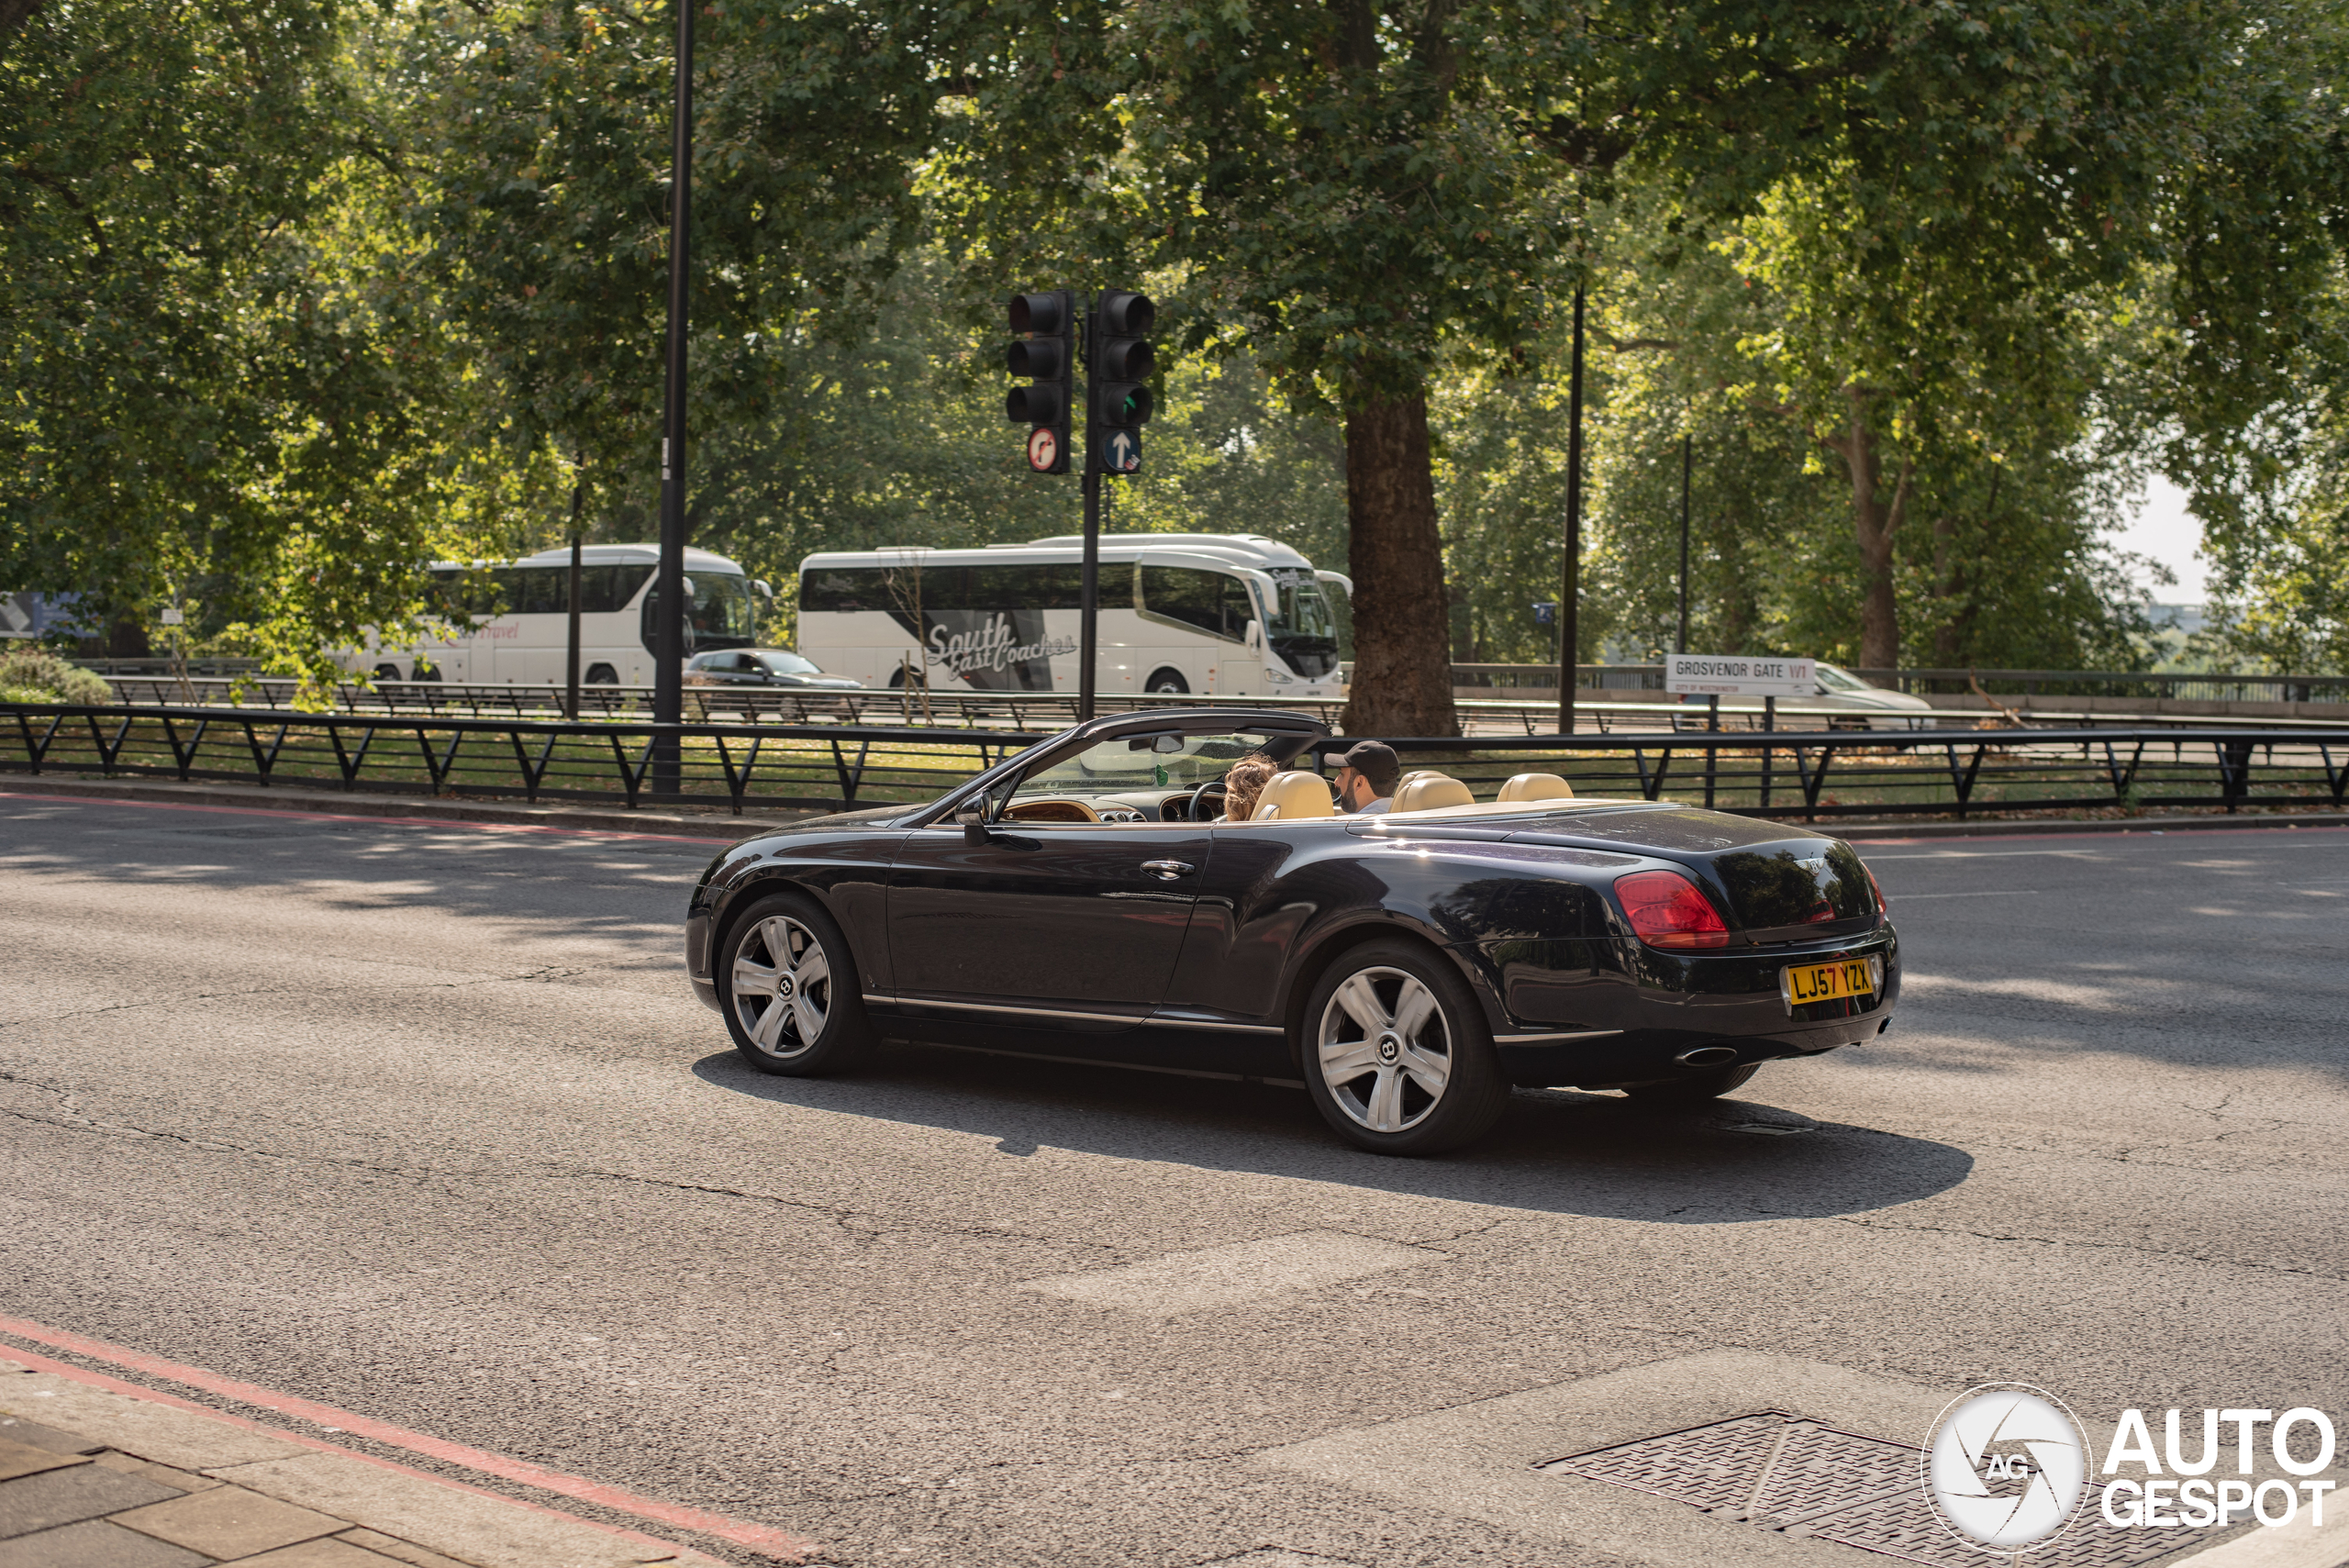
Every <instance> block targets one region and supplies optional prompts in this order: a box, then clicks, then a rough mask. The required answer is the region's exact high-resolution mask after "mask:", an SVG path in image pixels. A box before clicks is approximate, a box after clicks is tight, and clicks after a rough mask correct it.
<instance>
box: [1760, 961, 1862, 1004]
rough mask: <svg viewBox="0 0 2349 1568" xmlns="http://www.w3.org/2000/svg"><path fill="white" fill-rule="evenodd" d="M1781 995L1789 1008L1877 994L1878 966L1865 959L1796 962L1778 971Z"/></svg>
mask: <svg viewBox="0 0 2349 1568" xmlns="http://www.w3.org/2000/svg"><path fill="white" fill-rule="evenodd" d="M1778 993H1779V995H1782V996H1784V997H1785V998H1786V999H1787V1006H1789V1007H1800V1006H1808V1005H1809V1004H1810V1003H1812V1002H1836V1001H1841V1000H1842V999H1843V998H1844V997H1846V996H1873V995H1876V966H1875V964H1874V963H1873V962H1871V961H1870V960H1867V959H1865V958H1844V959H1838V960H1836V961H1835V962H1833V963H1793V964H1788V965H1787V967H1786V968H1784V969H1782V970H1780V971H1779V972H1778Z"/></svg>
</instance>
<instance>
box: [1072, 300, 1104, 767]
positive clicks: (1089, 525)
mask: <svg viewBox="0 0 2349 1568" xmlns="http://www.w3.org/2000/svg"><path fill="white" fill-rule="evenodd" d="M1096 303H1098V302H1096ZM1099 327H1100V323H1099V322H1098V321H1097V320H1096V319H1095V318H1094V312H1093V311H1092V310H1087V311H1086V312H1085V342H1084V352H1085V457H1084V459H1083V462H1084V464H1085V467H1084V469H1083V473H1084V478H1083V479H1081V480H1079V481H1078V488H1079V489H1080V490H1082V491H1083V492H1084V495H1085V567H1084V580H1083V582H1082V584H1080V585H1079V587H1078V590H1077V620H1076V721H1077V722H1078V723H1079V724H1083V723H1085V721H1086V720H1087V719H1089V718H1091V717H1093V677H1094V672H1095V669H1096V667H1097V664H1098V662H1099V660H1100V651H1101V643H1100V636H1101V463H1100V461H1099V460H1100V454H1099V453H1098V452H1097V451H1096V450H1095V448H1096V447H1097V445H1098V444H1099V440H1100V434H1101V433H1100V432H1099V431H1098V430H1097V429H1095V428H1093V378H1094V376H1095V375H1096V374H1097V373H1098V370H1097V366H1096V365H1095V364H1094V362H1093V350H1094V346H1095V345H1096V344H1097V343H1098V342H1099V341H1100V333H1099V331H1098V330H1097V329H1098V328H1099Z"/></svg>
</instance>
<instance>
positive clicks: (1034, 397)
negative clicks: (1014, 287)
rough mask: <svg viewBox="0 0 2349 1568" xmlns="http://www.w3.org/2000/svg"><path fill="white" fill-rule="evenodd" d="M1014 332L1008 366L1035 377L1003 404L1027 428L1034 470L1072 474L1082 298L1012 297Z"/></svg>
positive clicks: (1063, 294) (1061, 293)
mask: <svg viewBox="0 0 2349 1568" xmlns="http://www.w3.org/2000/svg"><path fill="white" fill-rule="evenodd" d="M1010 320H1011V330H1012V331H1013V332H1014V333H1015V334H1018V335H1019V336H1018V338H1017V340H1015V341H1014V342H1013V343H1012V345H1011V348H1010V350H1008V352H1007V353H1006V355H1005V362H1006V364H1008V366H1009V368H1010V371H1011V373H1012V374H1014V375H1024V376H1027V377H1029V378H1030V381H1029V384H1028V385H1026V386H1015V387H1013V388H1012V389H1011V394H1010V395H1009V396H1008V397H1006V398H1005V399H1004V401H1003V411H1004V414H1005V416H1006V417H1008V418H1009V419H1011V420H1012V421H1013V422H1014V423H1016V424H1021V425H1027V426H1030V430H1029V432H1028V466H1029V467H1030V468H1032V469H1034V470H1035V471H1036V472H1037V473H1067V472H1068V452H1069V427H1070V424H1071V423H1072V419H1071V416H1072V414H1073V412H1074V409H1075V406H1076V296H1075V295H1072V294H1071V293H1069V291H1068V290H1066V289H1054V290H1052V291H1051V292H1050V293H1048V294H1015V295H1012V296H1011V309H1010Z"/></svg>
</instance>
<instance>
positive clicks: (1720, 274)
mask: <svg viewBox="0 0 2349 1568" xmlns="http://www.w3.org/2000/svg"><path fill="white" fill-rule="evenodd" d="M698 21H699V27H700V40H701V41H700V45H699V55H698V60H697V72H696V125H695V207H694V224H695V229H694V231H695V259H696V270H695V281H694V331H693V339H692V343H693V364H694V372H693V380H692V384H691V387H690V389H689V396H690V402H689V407H690V411H691V417H692V422H693V428H694V430H695V438H694V445H693V449H692V454H691V455H692V462H691V469H690V473H691V486H692V495H693V508H692V512H691V516H690V523H691V527H692V529H693V533H694V539H695V542H696V543H698V544H705V545H709V546H711V547H713V548H718V549H723V550H729V551H730V552H732V553H734V554H736V555H738V556H740V558H742V559H743V560H744V561H745V562H746V563H747V564H749V565H751V568H752V570H753V571H754V572H756V573H758V574H760V575H763V576H766V577H769V578H771V579H773V580H774V581H775V582H776V583H777V584H785V583H788V582H791V581H792V580H794V578H795V577H796V571H795V567H796V560H797V558H798V557H799V556H800V555H801V554H804V553H806V552H807V551H808V550H815V549H822V548H837V547H844V546H862V545H877V544H885V543H939V544H945V543H965V542H971V543H975V542H987V541H992V540H994V539H1006V538H1020V537H1033V536H1035V535H1038V534H1041V533H1046V532H1055V533H1056V532H1065V531H1068V530H1069V529H1070V528H1072V527H1073V526H1074V508H1075V496H1074V485H1073V484H1063V483H1059V482H1056V481H1053V480H1052V479H1049V478H1041V477H1038V476H1035V475H1030V474H1029V473H1026V472H1025V470H1024V465H1023V464H1022V463H1021V462H1020V461H1019V441H1018V439H1017V438H1018V432H1017V431H1016V430H1013V429H1011V428H1009V427H1008V426H1007V425H1006V424H1004V422H1003V421H1002V420H1001V419H1000V418H999V417H997V411H998V409H999V406H1000V395H1001V386H1002V378H1001V376H1000V374H999V368H998V367H999V362H1000V361H999V358H998V356H999V353H1000V344H1001V337H1002V335H1001V327H1000V314H999V313H1000V308H1001V306H1000V300H1001V296H1002V295H1003V294H1004V293H1006V292H1008V290H1009V288H1011V287H1013V286H1073V287H1079V288H1095V287H1100V286H1104V285H1108V284H1129V285H1131V284H1141V285H1142V286H1145V287H1147V288H1148V289H1149V290H1150V291H1151V292H1152V294H1153V295H1156V296H1157V297H1158V298H1159V300H1160V302H1161V309H1162V325H1163V328H1166V330H1165V331H1164V332H1163V336H1164V337H1165V338H1166V339H1168V340H1169V344H1170V349H1171V350H1173V351H1172V352H1170V354H1169V356H1168V358H1169V360H1170V368H1169V369H1168V371H1167V372H1166V373H1164V375H1163V385H1162V387H1161V388H1160V392H1161V397H1160V406H1161V408H1162V410H1163V413H1162V416H1161V417H1160V419H1159V421H1158V422H1157V423H1156V424H1154V425H1153V426H1152V428H1151V430H1150V434H1149V459H1148V466H1147V467H1146V469H1145V470H1144V472H1143V473H1142V474H1141V476H1139V477H1138V478H1137V479H1135V480H1133V481H1131V482H1127V483H1123V484H1119V485H1117V486H1113V490H1114V492H1115V493H1116V495H1115V501H1114V503H1113V506H1114V508H1115V512H1116V517H1117V522H1116V526H1119V527H1121V528H1170V529H1184V530H1198V531H1210V532H1215V531H1226V532H1236V531H1249V532H1264V533H1269V534H1274V535H1276V536H1279V537H1283V538H1286V539H1292V540H1294V541H1296V542H1297V543H1298V544H1299V545H1300V547H1301V548H1304V549H1306V550H1307V551H1308V554H1310V555H1312V556H1313V557H1314V559H1315V560H1316V561H1317V562H1319V563H1321V564H1324V565H1332V566H1337V565H1348V566H1349V567H1350V570H1351V572H1352V574H1353V578H1354V581H1355V584H1356V590H1357V598H1356V602H1355V605H1354V623H1355V624H1354V632H1355V639H1354V640H1355V649H1354V654H1355V657H1356V660H1357V668H1356V685H1355V688H1354V702H1353V709H1352V710H1351V711H1350V713H1349V716H1348V725H1349V728H1353V729H1354V730H1356V731H1359V732H1364V733H1367V732H1372V731H1380V732H1386V733H1427V732H1440V731H1442V730H1443V729H1445V728H1449V727H1450V725H1451V724H1452V722H1453V720H1452V712H1451V695H1450V682H1449V680H1448V679H1447V678H1446V674H1445V666H1446V664H1447V663H1448V662H1451V661H1453V660H1455V659H1468V660H1475V659H1491V660H1503V661H1507V660H1540V659H1546V658H1548V657H1551V656H1552V650H1551V647H1550V645H1549V642H1548V637H1549V633H1548V631H1547V630H1546V628H1539V627H1537V626H1536V625H1535V624H1534V621H1533V617H1532V616H1531V613H1530V606H1531V604H1532V603H1533V602H1535V601H1539V600H1544V599H1554V598H1555V596H1556V593H1557V584H1558V581H1559V574H1560V542H1559V540H1560V528H1561V524H1562V521H1563V513H1564V480H1565V473H1564V448H1565V428H1564V427H1565V411H1564V366H1565V363H1566V360H1567V357H1568V353H1569V350H1570V344H1569V342H1568V333H1567V329H1566V321H1567V318H1568V315H1569V311H1568V308H1567V307H1568V302H1569V301H1570V298H1571V296H1572V295H1573V293H1574V291H1575V289H1576V288H1577V287H1580V288H1583V289H1585V290H1586V291H1587V293H1588V296H1589V299H1590V301H1591V306H1590V321H1591V338H1590V364H1591V374H1590V389H1589V403H1590V413H1589V450H1590V454H1591V455H1590V462H1589V470H1588V481H1589V490H1588V497H1589V506H1590V517H1589V520H1588V528H1587V538H1588V539H1589V550H1590V555H1589V561H1588V564H1587V567H1586V573H1585V575H1584V594H1585V609H1584V613H1583V616H1582V617H1581V623H1582V626H1583V628H1584V646H1583V648H1582V649H1581V650H1580V651H1581V652H1582V653H1583V654H1584V655H1586V656H1588V655H1593V654H1597V653H1600V652H1603V651H1613V652H1616V653H1619V654H1624V655H1628V656H1642V655H1644V654H1646V653H1648V652H1649V651H1654V650H1658V649H1661V648H1664V647H1668V646H1670V645H1671V642H1672V640H1673V639H1675V637H1676V636H1677V624H1676V623H1677V618H1678V605H1677V599H1678V588H1679V584H1678V582H1677V580H1676V579H1677V566H1678V534H1679V518H1680V506H1681V492H1682V481H1683V477H1684V471H1683V462H1682V459H1683V454H1684V452H1685V453H1686V455H1687V469H1686V478H1687V494H1688V497H1689V511H1690V516H1691V524H1692V526H1691V543H1692V558H1693V562H1692V563H1693V573H1692V576H1693V582H1692V584H1691V587H1692V593H1691V601H1692V602H1691V606H1690V620H1691V628H1692V632H1691V635H1692V638H1693V639H1694V640H1695V641H1696V643H1697V644H1698V646H1705V647H1711V648H1714V649H1718V650H1720V651H1791V652H1800V653H1816V654H1820V655H1822V656H1831V657H1836V658H1839V659H1842V660H1845V661H1848V662H1854V663H1859V664H1863V665H1867V666H1871V667H1879V668H1881V667H1890V666H1894V665H1900V664H1909V665H1917V664H1931V665H1961V666H1964V665H1988V664H2026V665H2038V666H2046V665H2052V664H2069V665H2082V664H2132V663H2137V662H2143V660H2144V659H2145V658H2147V657H2148V655H2149V652H2150V645H2149V643H2148V640H2147V637H2146V632H2147V629H2148V628H2147V626H2146V623H2145V619H2144V615H2143V592H2142V589H2141V588H2140V587H2139V586H2137V585H2136V583H2135V582H2132V573H2133V574H2134V575H2135V576H2136V577H2137V578H2139V579H2142V568H2132V562H2128V561H2125V560H2123V559H2122V558H2121V557H2120V556H2119V555H2117V554H2116V552H2115V551H2114V550H2113V548H2112V543H2111V539H2112V534H2113V531H2114V528H2115V527H2116V524H2117V522H2118V520H2119V518H2120V517H2121V516H2122V514H2123V512H2124V511H2125V508H2126V506H2127V504H2128V502H2129V500H2130V498H2131V495H2132V491H2133V489H2134V487H2135V486H2137V485H2138V484H2141V483H2142V482H2143V478H2144V477H2145V476H2147V475H2149V474H2152V473H2164V474H2166V475H2168V476H2170V477H2172V478H2174V479H2176V481H2178V482H2179V483H2180V484H2183V485H2184V486H2185V487H2186V488H2187V489H2188V492H2189V494H2190V495H2191V497H2192V501H2193V506H2194V508H2195V511H2196V514H2197V515H2198V516H2199V517H2201V518H2202V519H2203V521H2204V524H2205V526H2206V529H2207V538H2208V550H2209V551H2210V555H2211V558H2212V560H2213V562H2214V563H2215V566H2216V568H2217V570H2216V573H2215V582H2216V585H2217V588H2218V591H2219V593H2220V595H2221V605H2220V606H2219V617H2218V622H2219V628H2220V629H2219V630H2218V631H2217V632H2215V633H2214V634H2213V640H2212V647H2213V650H2214V651H2215V652H2216V653H2217V654H2218V655H2219V656H2220V657H2221V658H2227V659H2235V660H2243V661H2258V662H2266V663H2270V664H2276V665H2286V664H2288V665H2292V666H2294V667H2296V668H2299V669H2301V670H2317V669H2331V668H2349V594H2345V593H2344V591H2343V590H2342V589H2341V588H2340V586H2339V584H2340V582H2341V576H2342V573H2341V568H2342V566H2343V563H2344V562H2349V542H2344V540H2349V535H2344V532H2343V530H2344V528H2349V503H2344V501H2343V496H2344V495H2349V434H2344V431H2349V415H2344V412H2343V406H2342V388H2343V373H2344V370H2349V353H2344V351H2343V350H2344V334H2343V328H2344V321H2349V314H2345V313H2344V309H2343V306H2344V290H2343V261H2342V243H2343V237H2344V235H2349V132H2344V128H2343V119H2342V115H2343V108H2342V104H2341V102H2340V97H2339V94H2338V90H2337V83H2338V82H2339V81H2340V80H2341V79H2342V75H2343V70H2342V68H2343V64H2344V63H2349V61H2344V60H2343V43H2344V39H2349V18H2344V14H2343V5H2342V0H2321V3H2309V4H2299V5H2288V6H2264V7H2262V8H2260V9H2259V10H2258V11H2257V12H2255V13H2254V12H2253V11H2251V10H2248V9H2246V8H2244V7H2243V6H2240V5H2238V4H2234V3H2233V0H2199V3H2197V4H2194V5H2185V6H2181V5H2176V4H2174V3H2170V0H2052V3H2049V4H2043V5H2040V6H2031V7H2024V6H1991V5H1973V4H1960V3H1957V0H1937V3H1935V4H1932V5H1925V6H1918V5H1914V4H1907V3H1894V0H1830V3H1828V4H1823V5H1819V6H1802V7H1798V8H1787V7H1784V6H1776V5H1764V4H1760V3H1758V0H1723V3H1719V4H1708V5H1702V6H1660V5H1655V4H1652V3H1649V0H1582V3H1569V0H1327V3H1308V0H1244V3H1221V0H1219V3H1217V4H1212V5H1211V4H1208V3H1207V0H1114V3H1111V4H1108V5H1098V6H1081V7H1080V6H1064V5H1061V4H1058V3H1056V0H1004V3H1001V4H990V5H972V4H968V3H965V0H882V3H879V4H864V5H858V6H844V5H840V4H837V3H834V0H712V3H710V4H707V6H705V8H704V10H703V11H702V12H700V13H699V16H698ZM672 40H673V33H672V30H671V19H670V16H669V14H668V13H667V12H666V11H665V10H662V9H657V8H656V9H651V10H646V9H640V8H636V7H630V6H619V5H617V4H594V3H584V0H477V3H475V0H468V3H465V4H455V3H451V0H401V3H399V4H395V5H390V6H380V7H374V6H370V7H362V6H348V5H344V4H341V3H340V0H229V3H228V4H224V5H220V6H210V7H206V8H205V9H204V10H203V11H202V12H201V13H185V12H181V11H176V10H173V11H166V10H164V9H162V8H159V7H156V6H152V5H149V4H144V3H142V0H125V3H123V4H119V5H112V6H103V7H102V6H95V5H93V4H90V3H89V0H10V4H9V5H8V6H6V8H5V9H0V104H5V106H6V111H7V112H6V116H5V117H0V217H5V219H6V221H5V224H0V247H5V249H0V260H4V261H5V263H6V269H7V275H8V276H9V278H10V280H11V284H10V287H9V289H8V290H7V291H6V294H5V295H0V351H5V353H6V356H7V362H8V364H9V366H10V377H9V383H8V386H7V388H6V394H5V399H4V400H0V440H5V442H6V447H7V450H6V457H7V458H8V459H9V462H8V477H7V479H6V482H5V487H0V517H5V518H6V536H5V540H0V582H5V583H6V584H7V585H9V586H13V587H22V588H32V589H42V590H49V591H53V592H72V593H79V594H82V595H84V596H85V600H86V603H87V604H88V605H89V606H91V607H92V609H93V612H94V613H95V614H98V615H101V616H103V617H110V618H111V617H122V618H127V619H128V620H129V621H131V622H134V623H135V622H139V621H146V620H151V619H153V618H154V617H156V616H157V615H159V613H160V611H161V609H162V608H163V607H164V606H167V605H173V604H182V605H186V606H189V607H190V608H191V610H192V611H193V612H194V614H195V621H196V624H197V625H198V627H199V628H201V630H202V632H203V634H204V635H205V637H206V638H207V639H209V640H210V645H212V646H217V647H219V648H222V649H230V648H233V649H236V650H238V651H257V652H261V653H262V654H264V655H266V656H267V657H269V658H271V659H272V660H273V661H274V662H277V663H278V664H279V665H281V666H282V667H287V668H296V669H305V670H308V671H311V672H314V673H316V672H323V671H324V670H325V669H326V667H327V655H326V651H327V650H328V648H330V647H332V646H333V645H335V644H338V643H343V642H348V641H350V640H351V639H355V638H356V637H357V636H358V635H359V634H360V632H361V629H362V628H365V627H369V626H375V627H381V628H386V629H387V630H389V631H391V632H393V633H394V634H399V633H401V632H402V631H404V630H405V629H406V628H412V627H413V626H414V625H415V624H416V623H417V619H418V617H420V616H422V615H423V614H424V612H425V606H426V600H425V597H424V584H423V580H422V573H421V572H420V567H421V566H422V564H423V563H424V562H427V561H429V560H430V559H433V558H435V557H454V558H459V559H465V558H472V557H478V556H494V555H504V554H507V553H511V552H513V551H516V550H521V549H525V548H533V547H537V546H539V545H541V544H544V543H549V542H552V541H553V540H554V539H557V538H559V537H561V535H562V533H563V532H564V531H566V530H567V529H568V528H569V526H570V520H571V517H572V515H573V506H574V505H575V506H577V507H578V508H579V509H580V510H581V512H582V513H583V515H584V518H585V520H586V524H587V527H588V528H589V531H590V533H591V535H592V536H594V537H598V538H618V537H627V536H639V537H640V536H642V535H645V534H648V533H650V532H651V513H652V506H653V500H654V496H653V491H652V481H653V477H654V473H655V469H656V462H657V455H658V414H659V408H660V404H661V396H662V384H661V341H662V310H663V280H664V276H665V271H666V264H667V255H666V243H667V241H666V232H667V206H668V197H669V192H668V164H667V159H668V129H669V128H668V118H669V87H670V73H671V66H672V61H671V55H670V50H671V48H672ZM788 613H789V611H788V606H786V607H785V617H786V619H785V624H784V625H782V626H779V627H777V628H774V629H775V630H776V631H778V632H787V630H788V621H787V617H788Z"/></svg>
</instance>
